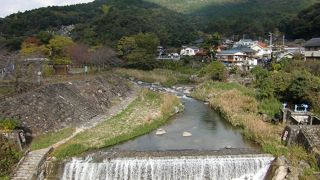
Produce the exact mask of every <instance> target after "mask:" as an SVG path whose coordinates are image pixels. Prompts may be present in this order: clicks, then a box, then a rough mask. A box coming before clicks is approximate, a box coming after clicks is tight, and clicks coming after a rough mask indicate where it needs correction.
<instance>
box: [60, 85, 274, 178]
mask: <svg viewBox="0 0 320 180" xmlns="http://www.w3.org/2000/svg"><path fill="white" fill-rule="evenodd" d="M139 85H140V86H144V87H147V88H151V89H152V90H157V91H166V92H171V93H175V94H177V95H179V96H180V98H181V102H182V103H183V104H184V112H181V113H180V114H178V115H176V116H175V117H173V118H172V120H171V121H170V122H169V123H168V124H166V125H165V126H162V127H161V129H162V130H164V131H165V132H166V133H165V134H162V135H156V132H157V130H155V131H153V132H150V133H148V134H146V135H143V136H140V137H137V138H135V139H133V140H130V141H127V142H125V143H122V144H119V145H116V146H114V147H112V148H111V149H110V148H108V149H104V150H100V151H98V152H95V153H93V154H90V155H87V156H86V157H83V158H74V159H72V160H71V161H69V162H67V163H66V164H65V166H64V170H63V173H62V176H61V178H62V179H64V180H78V179H79V180H80V179H83V180H87V179H88V180H96V179H101V180H102V179H120V180H140V179H146V180H147V179H148V180H149V179H150V180H167V179H168V180H170V179H173V180H180V179H181V180H184V179H190V180H191V179H263V178H264V176H265V175H266V172H267V170H268V168H269V166H270V164H271V161H272V160H273V159H274V158H273V157H272V156H270V155H264V154H245V155H241V154H238V155H212V154H210V153H209V154H203V153H202V154H201V153H200V154H201V155H194V154H193V153H192V151H198V152H199V151H211V150H220V151H223V150H229V149H252V150H257V147H256V146H254V145H252V143H250V142H246V141H245V140H244V138H243V137H242V135H241V133H240V131H239V130H238V129H236V128H234V127H232V126H231V125H230V124H229V123H228V122H226V121H225V120H224V119H223V118H221V117H220V116H219V114H218V113H217V112H215V111H214V110H212V109H211V108H210V107H209V106H208V105H206V104H205V103H203V102H201V101H198V100H195V99H193V98H188V97H186V96H185V94H184V93H182V92H179V91H176V90H174V89H168V88H162V87H160V86H157V85H150V84H147V83H141V82H140V83H139ZM184 132H188V133H190V135H191V136H189V137H184V136H183V133H184ZM186 150H188V151H191V153H189V154H188V155H185V154H184V155H179V151H181V152H183V151H186ZM157 151H160V152H170V151H174V152H177V153H174V155H172V154H170V153H169V154H170V155H161V156H152V155H150V154H149V155H139V156H135V155H130V156H125V157H123V156H122V155H118V156H117V157H110V155H109V154H110V152H138V153H139V152H157ZM133 154H134V153H133ZM147 154H148V153H147ZM164 154H165V153H164Z"/></svg>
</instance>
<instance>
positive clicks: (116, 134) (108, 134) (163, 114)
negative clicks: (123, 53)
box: [53, 90, 180, 159]
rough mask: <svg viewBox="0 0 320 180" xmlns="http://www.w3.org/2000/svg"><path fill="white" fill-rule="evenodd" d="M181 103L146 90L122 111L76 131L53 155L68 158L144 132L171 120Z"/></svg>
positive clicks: (168, 96)
mask: <svg viewBox="0 0 320 180" xmlns="http://www.w3.org/2000/svg"><path fill="white" fill-rule="evenodd" d="M179 106H180V101H179V99H178V98H177V97H176V96H173V95H168V94H159V93H156V92H152V91H149V90H142V91H141V93H140V95H139V97H138V98H137V99H136V100H134V101H133V102H132V103H131V104H130V105H129V106H128V107H127V108H126V109H125V110H123V111H122V112H121V113H119V114H118V115H116V116H114V117H112V118H111V119H108V120H106V121H104V122H102V123H101V124H99V125H97V126H96V127H94V128H92V129H89V130H86V131H84V132H82V133H80V134H78V135H76V136H75V137H74V138H72V139H71V140H69V141H68V142H66V143H65V144H63V145H61V146H60V147H58V148H57V149H55V150H54V152H53V156H55V157H57V158H58V159H64V158H67V157H71V156H75V155H79V154H81V153H83V152H86V151H88V150H93V149H99V148H103V147H108V146H112V145H115V144H118V143H120V142H123V141H127V140H129V139H132V138H134V137H137V136H140V135H143V134H145V133H148V132H150V131H151V130H154V129H156V128H158V127H159V126H161V125H163V124H164V123H165V122H167V121H168V120H169V118H170V117H171V116H172V115H173V114H175V113H176V111H175V110H176V108H177V107H179Z"/></svg>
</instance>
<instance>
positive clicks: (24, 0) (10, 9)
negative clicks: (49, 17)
mask: <svg viewBox="0 0 320 180" xmlns="http://www.w3.org/2000/svg"><path fill="white" fill-rule="evenodd" d="M0 1H1V2H0V17H5V16H7V15H10V14H12V13H16V12H18V11H20V12H24V11H26V10H31V9H36V8H40V7H46V6H64V5H70V4H78V3H87V2H91V1H93V0H0Z"/></svg>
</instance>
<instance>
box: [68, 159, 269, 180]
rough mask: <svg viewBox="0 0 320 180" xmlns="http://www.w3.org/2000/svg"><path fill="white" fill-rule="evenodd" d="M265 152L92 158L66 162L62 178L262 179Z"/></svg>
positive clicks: (83, 179) (156, 179)
mask: <svg viewBox="0 0 320 180" xmlns="http://www.w3.org/2000/svg"><path fill="white" fill-rule="evenodd" d="M273 159H274V158H273V157H272V156H269V155H230V156H187V157H148V158H143V157H137V158H115V159H105V160H103V161H102V162H95V161H94V160H93V158H86V159H82V160H81V159H73V160H72V161H71V162H68V163H66V165H65V167H64V172H63V177H62V179H63V180H99V179H101V180H102V179H103V180H105V179H107V180H109V179H110V180H113V179H119V180H140V179H143V180H149V179H150V180H181V179H182V180H188V179H190V180H191V179H192V180H193V179H199V180H202V179H214V180H216V179H227V180H229V179H246V180H247V179H248V180H249V179H252V180H255V179H257V180H258V179H259V180H260V179H264V176H265V175H266V173H267V171H268V168H269V166H270V164H271V161H272V160H273Z"/></svg>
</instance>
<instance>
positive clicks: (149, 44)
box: [133, 33, 160, 54]
mask: <svg viewBox="0 0 320 180" xmlns="http://www.w3.org/2000/svg"><path fill="white" fill-rule="evenodd" d="M133 37H134V39H135V42H136V44H137V47H138V48H140V49H144V50H145V51H146V54H154V53H155V52H156V51H157V47H158V46H159V45H160V40H159V39H158V37H157V36H156V35H155V34H152V33H139V34H137V35H135V36H133Z"/></svg>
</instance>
